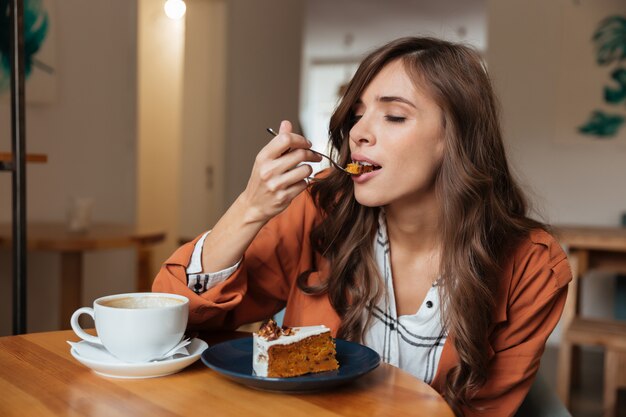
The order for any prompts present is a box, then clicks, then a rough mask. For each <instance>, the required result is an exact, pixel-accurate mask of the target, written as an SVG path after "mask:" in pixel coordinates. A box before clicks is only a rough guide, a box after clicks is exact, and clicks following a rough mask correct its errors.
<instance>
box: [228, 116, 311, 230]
mask: <svg viewBox="0 0 626 417" xmlns="http://www.w3.org/2000/svg"><path fill="white" fill-rule="evenodd" d="M310 148H311V142H309V141H308V140H306V139H305V138H304V137H302V136H300V135H297V134H295V133H293V132H292V127H291V123H289V122H288V121H283V122H282V123H281V124H280V130H279V133H278V135H277V136H276V137H275V138H274V139H272V140H271V141H270V142H269V143H268V144H267V145H266V146H265V147H264V148H263V149H261V151H260V152H259V154H258V155H257V157H256V160H255V162H254V167H253V168H252V174H251V175H250V179H249V181H248V185H247V187H246V189H245V191H244V192H243V193H242V194H241V196H240V198H241V199H242V202H243V203H244V204H245V205H246V207H247V209H246V216H245V217H246V219H245V220H246V222H251V223H258V222H259V223H263V224H264V223H266V222H267V221H269V220H270V219H271V218H272V217H274V216H276V215H277V214H278V213H280V212H282V211H283V210H285V209H286V208H287V206H289V203H290V202H291V201H292V200H293V199H294V198H295V197H296V196H297V195H298V194H300V193H301V192H302V191H303V190H304V189H305V188H306V187H307V182H306V178H307V177H308V176H309V175H311V173H312V171H313V170H312V168H311V167H310V166H309V165H306V164H302V163H303V162H319V161H321V159H322V158H321V157H320V156H318V155H316V154H314V153H313V152H310V151H309V150H308V149H310Z"/></svg>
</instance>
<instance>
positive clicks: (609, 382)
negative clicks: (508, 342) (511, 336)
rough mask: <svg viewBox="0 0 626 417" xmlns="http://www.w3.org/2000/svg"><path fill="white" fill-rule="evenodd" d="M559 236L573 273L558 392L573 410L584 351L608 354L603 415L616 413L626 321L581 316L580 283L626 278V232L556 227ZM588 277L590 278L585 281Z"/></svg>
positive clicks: (624, 373) (623, 375) (625, 371)
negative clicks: (608, 276) (604, 276)
mask: <svg viewBox="0 0 626 417" xmlns="http://www.w3.org/2000/svg"><path fill="white" fill-rule="evenodd" d="M555 232H556V236H557V237H558V239H559V241H560V243H561V244H563V245H565V246H567V248H568V258H569V262H570V266H571V268H572V276H573V279H572V282H571V283H570V285H569V293H568V297H567V302H566V304H565V308H564V310H563V316H562V318H561V322H562V323H563V340H562V343H561V346H560V348H559V362H558V372H557V392H558V394H559V396H560V398H561V401H563V403H564V404H565V405H566V406H569V399H570V386H571V382H572V380H577V379H578V374H577V372H573V371H576V370H577V369H576V368H573V367H577V366H578V365H579V355H577V353H579V350H578V348H579V346H584V345H586V346H600V347H602V348H603V349H604V353H605V360H604V380H605V382H604V394H603V396H604V400H603V402H604V416H605V417H614V416H615V413H616V411H617V410H616V408H617V407H616V405H617V404H616V403H617V390H618V389H619V388H620V387H621V388H623V387H626V382H625V380H626V365H625V364H626V322H620V321H615V320H592V319H587V318H585V317H584V316H581V314H580V311H581V308H580V294H579V292H580V289H581V287H580V281H581V280H583V279H589V278H590V277H591V276H592V275H591V274H588V272H590V271H602V272H608V273H618V274H626V228H624V227H592V226H557V227H556V228H555ZM584 277H587V278H584Z"/></svg>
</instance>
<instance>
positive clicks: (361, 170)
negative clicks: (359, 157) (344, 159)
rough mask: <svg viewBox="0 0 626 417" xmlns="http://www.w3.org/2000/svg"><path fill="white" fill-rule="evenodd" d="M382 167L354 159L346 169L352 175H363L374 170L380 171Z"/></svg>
mask: <svg viewBox="0 0 626 417" xmlns="http://www.w3.org/2000/svg"><path fill="white" fill-rule="evenodd" d="M381 168H382V167H381V166H380V165H376V164H372V163H370V162H367V161H352V162H351V163H349V164H348V165H347V166H346V171H348V173H349V174H350V175H361V174H366V173H368V172H372V171H378V170H379V169H381Z"/></svg>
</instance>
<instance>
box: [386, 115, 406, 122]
mask: <svg viewBox="0 0 626 417" xmlns="http://www.w3.org/2000/svg"><path fill="white" fill-rule="evenodd" d="M385 119H386V120H387V121H388V122H392V123H403V122H404V121H405V120H406V117H402V116H389V115H387V116H385Z"/></svg>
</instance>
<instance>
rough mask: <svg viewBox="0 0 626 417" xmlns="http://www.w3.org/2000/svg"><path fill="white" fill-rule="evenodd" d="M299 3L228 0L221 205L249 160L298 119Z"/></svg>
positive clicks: (235, 190) (242, 182)
mask: <svg viewBox="0 0 626 417" xmlns="http://www.w3.org/2000/svg"><path fill="white" fill-rule="evenodd" d="M303 21H304V3H303V1H302V0H263V1H258V0H229V1H228V22H227V28H228V29H227V51H228V55H227V76H226V82H227V88H226V91H227V97H226V143H225V146H226V150H225V151H226V154H225V158H226V165H225V166H226V169H225V173H224V177H225V181H226V184H225V202H226V204H230V203H232V202H233V201H234V200H235V199H236V198H237V196H238V195H239V194H240V193H241V192H242V191H243V190H244V188H245V186H246V184H247V182H248V178H249V176H250V172H251V171H252V165H253V164H254V158H255V156H256V154H257V153H258V152H259V151H260V150H261V148H262V147H263V146H265V144H267V142H269V140H270V139H271V137H270V136H269V135H268V133H267V132H266V131H265V129H266V128H268V127H274V128H277V127H278V124H279V123H280V121H281V120H282V119H289V120H292V121H296V120H298V106H299V89H300V60H301V48H302V30H303Z"/></svg>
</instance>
